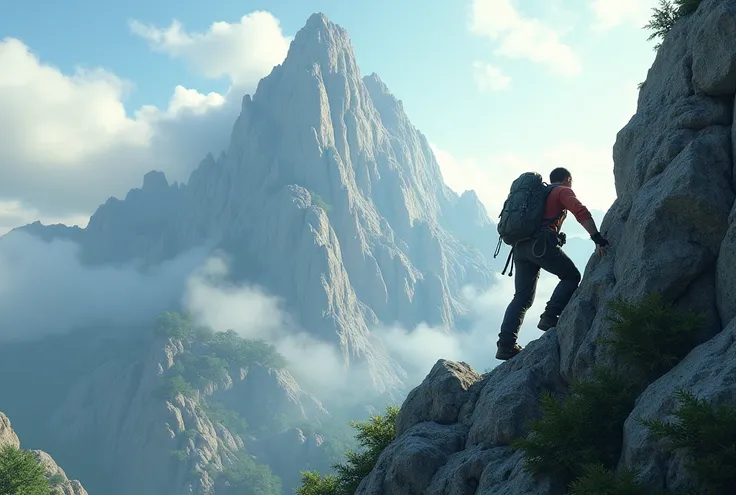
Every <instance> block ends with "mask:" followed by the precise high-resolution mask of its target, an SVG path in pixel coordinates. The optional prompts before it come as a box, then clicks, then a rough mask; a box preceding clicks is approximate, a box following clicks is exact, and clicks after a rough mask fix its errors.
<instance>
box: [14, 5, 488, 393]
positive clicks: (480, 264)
mask: <svg viewBox="0 0 736 495" xmlns="http://www.w3.org/2000/svg"><path fill="white" fill-rule="evenodd" d="M21 230H25V231H27V232H30V233H32V234H34V235H37V236H40V237H42V238H45V239H50V238H66V239H70V240H73V241H75V242H78V243H79V244H80V245H81V246H82V248H83V249H82V253H83V257H84V259H85V261H86V262H87V263H89V264H107V263H119V262H125V261H130V260H136V259H137V260H140V261H141V262H142V264H143V265H144V266H145V265H150V264H155V263H159V262H161V261H164V260H167V259H171V258H172V257H174V256H176V255H178V254H181V253H183V252H185V251H187V250H189V249H191V248H194V247H202V246H205V247H207V248H211V249H215V248H221V249H224V250H225V251H226V252H228V253H229V254H230V255H231V256H232V259H233V266H234V273H233V276H234V277H235V278H237V279H241V280H243V279H245V280H248V281H250V282H252V283H257V284H259V285H261V286H263V287H265V288H266V289H267V290H268V291H269V292H271V293H273V294H276V295H278V296H280V297H282V298H283V299H284V300H285V301H286V302H287V304H288V309H289V310H290V312H291V313H292V314H293V315H294V316H295V318H296V319H297V321H298V322H299V324H300V325H301V326H303V327H304V328H305V329H307V330H308V331H309V332H310V333H311V334H312V335H315V336H317V337H318V338H320V339H322V340H324V341H328V342H332V343H335V344H337V345H339V347H340V348H341V350H342V352H343V355H344V359H345V362H346V364H347V363H350V362H351V361H353V360H355V359H359V360H362V361H365V362H366V363H367V364H368V366H369V368H370V370H371V375H372V377H373V380H374V386H375V388H376V390H377V391H388V390H392V389H395V388H397V387H400V386H401V385H402V380H403V372H402V370H401V368H400V366H398V365H397V363H394V362H392V361H391V360H390V359H389V358H388V356H387V355H386V353H385V352H384V351H383V350H382V346H381V344H380V342H378V341H377V340H376V339H375V338H374V337H373V336H372V335H371V332H370V328H371V327H373V326H375V325H377V324H378V323H379V322H383V323H385V324H393V323H394V322H398V323H400V324H402V325H403V326H405V327H407V328H411V327H413V326H415V325H417V324H419V323H421V322H427V323H429V324H431V325H440V326H444V327H445V328H446V329H447V330H448V331H449V330H454V329H458V328H460V329H461V328H462V327H463V326H464V322H465V320H464V316H465V315H466V313H467V308H466V307H465V304H464V303H463V301H462V300H461V298H460V297H459V295H460V291H461V289H462V287H464V286H465V285H467V284H473V285H475V286H476V287H477V288H479V289H481V290H482V289H485V288H487V287H488V286H489V285H490V284H491V283H492V270H491V269H490V268H489V264H488V259H487V257H488V256H489V254H490V249H491V248H492V246H493V245H495V244H494V243H495V240H496V232H495V228H494V225H493V223H492V222H491V221H490V220H489V219H488V216H487V214H486V212H485V209H484V208H483V206H482V204H481V203H480V201H479V200H478V198H477V196H476V195H475V193H473V192H466V193H465V194H463V195H462V196H458V195H457V194H456V193H454V192H453V191H451V190H450V189H449V188H448V187H447V186H446V185H445V183H444V182H443V180H442V176H441V173H440V169H439V166H438V164H437V161H436V159H435V157H434V155H433V153H432V151H431V149H430V147H429V143H428V141H427V139H426V138H425V137H424V135H422V134H421V133H420V132H419V131H418V130H417V129H416V128H415V127H414V126H413V125H412V124H411V123H410V121H409V119H408V117H407V115H406V114H405V112H404V110H403V106H402V104H401V101H399V100H397V99H396V98H395V97H394V96H393V95H392V94H391V93H390V92H389V91H388V89H387V88H386V86H385V85H384V84H383V83H382V82H381V80H380V79H379V78H378V76H377V75H375V74H371V75H369V76H366V77H361V75H360V70H359V68H358V65H357V63H356V60H355V56H354V53H353V47H352V45H351V42H350V40H349V38H348V35H347V32H346V31H345V30H344V29H342V28H341V27H339V26H337V25H335V24H333V23H332V22H330V21H329V20H328V19H327V18H326V17H325V16H324V15H322V14H314V15H312V16H311V17H310V18H309V20H308V21H307V23H306V25H305V26H304V28H302V29H301V30H300V31H299V32H298V33H297V34H296V36H295V38H294V40H293V42H292V43H291V46H290V49H289V52H288V56H287V57H286V59H285V60H284V62H283V64H281V65H279V66H276V67H275V68H274V69H273V71H272V72H271V74H269V75H268V76H267V77H265V78H263V80H261V82H260V84H259V85H258V88H257V91H256V92H255V94H254V95H253V96H252V97H251V96H249V95H246V96H245V97H244V98H243V103H242V111H241V114H240V116H239V118H238V119H237V121H236V123H235V125H234V128H233V132H232V137H231V142H230V146H229V149H228V150H227V151H226V152H225V153H223V154H222V155H221V156H220V157H219V158H218V159H217V160H215V159H214V158H213V157H212V156H208V157H206V158H205V159H204V160H203V161H202V163H201V164H200V166H199V167H198V168H197V169H196V170H195V171H194V172H193V173H192V174H191V177H190V179H189V182H188V183H187V184H186V185H182V184H172V185H170V184H168V182H167V180H166V178H165V177H164V175H163V174H162V173H160V172H150V173H148V174H147V175H146V176H145V177H144V178H143V186H142V187H141V188H140V189H134V190H131V191H130V192H129V193H128V195H127V196H126V197H125V199H123V200H118V199H115V198H110V199H109V200H108V201H107V202H106V203H105V204H104V205H102V206H100V207H99V208H98V210H97V211H96V212H95V213H94V215H92V217H91V218H90V221H89V224H88V226H87V227H86V228H85V229H76V228H74V229H72V228H64V227H63V226H51V227H47V226H42V225H40V224H32V225H29V226H26V227H23V228H22V229H21ZM484 255H485V256H484Z"/></svg>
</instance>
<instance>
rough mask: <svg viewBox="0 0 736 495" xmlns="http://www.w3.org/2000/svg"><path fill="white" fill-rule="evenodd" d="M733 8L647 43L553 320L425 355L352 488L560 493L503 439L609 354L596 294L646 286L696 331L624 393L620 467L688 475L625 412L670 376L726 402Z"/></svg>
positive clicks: (733, 251)
mask: <svg viewBox="0 0 736 495" xmlns="http://www.w3.org/2000/svg"><path fill="white" fill-rule="evenodd" d="M734 19H736V1H735V0H704V1H703V3H702V4H701V5H700V7H699V8H698V10H697V11H696V13H695V14H693V15H691V16H689V17H687V18H685V19H683V20H681V21H680V22H678V23H677V25H676V26H675V27H674V28H673V29H672V30H671V31H670V33H669V34H668V36H667V38H666V40H665V41H664V43H663V44H662V46H661V48H660V49H659V52H658V54H657V57H656V60H655V62H654V64H653V65H652V68H651V69H650V70H649V74H648V77H647V80H646V82H645V84H644V86H643V88H642V90H641V92H640V95H639V102H638V109H637V112H636V114H635V115H634V116H633V117H632V119H631V120H630V122H629V123H628V124H627V125H626V126H625V127H624V128H623V129H622V130H621V131H620V132H619V134H618V136H617V140H616V143H615V145H614V148H613V154H614V176H615V179H616V190H617V196H618V198H617V200H616V202H615V203H614V205H613V207H612V208H611V209H610V210H609V212H608V213H607V214H606V217H605V219H604V221H603V225H602V226H601V230H602V231H607V232H608V238H609V239H610V240H611V242H612V246H611V249H610V250H609V251H608V253H607V255H606V256H605V257H604V258H598V257H596V256H593V257H592V258H591V259H590V261H589V262H588V265H587V268H586V270H585V274H584V278H583V281H582V283H581V286H580V288H579V289H578V291H577V292H576V294H575V295H574V297H573V299H572V300H571V302H570V305H569V306H568V307H567V308H566V310H565V311H564V312H563V314H562V315H561V317H560V321H559V324H558V326H557V328H556V329H554V330H550V331H548V332H546V333H545V334H543V335H542V336H541V337H540V338H539V339H538V340H536V341H533V342H532V343H531V344H529V346H528V347H527V348H526V349H525V350H524V351H523V352H522V353H521V354H520V355H519V356H517V357H515V358H513V359H512V360H510V361H508V362H506V363H503V364H502V365H500V366H498V367H497V368H496V369H494V370H493V371H492V372H491V373H490V374H488V375H486V376H483V377H479V376H478V375H477V374H476V373H475V372H474V371H473V370H472V369H470V368H469V367H468V366H466V365H464V364H462V363H450V362H446V361H440V362H438V363H437V365H436V366H435V368H434V369H433V370H432V371H431V372H430V374H429V375H428V376H427V378H426V379H425V381H424V382H423V383H422V384H421V385H420V386H419V387H417V388H416V389H415V390H413V391H412V392H411V394H410V395H409V397H408V398H407V399H406V401H405V402H404V404H403V406H402V411H401V413H400V416H399V420H398V421H399V422H398V423H397V439H396V440H395V441H394V442H393V443H392V444H391V445H390V446H389V447H388V448H387V449H386V450H385V451H384V452H383V454H382V455H381V458H380V460H379V462H378V464H377V465H376V467H375V469H374V470H373V472H372V473H371V474H370V475H369V476H368V477H367V478H366V479H364V480H363V482H362V483H361V485H360V489H359V490H358V493H360V494H362V495H368V494H375V495H378V494H382V495H391V494H401V495H412V494H417V495H419V494H429V493H443V494H456V493H457V494H465V493H477V494H488V495H490V494H499V493H504V494H505V493H508V494H525V493H529V494H531V493H534V494H547V495H557V494H559V495H561V494H562V493H564V492H565V487H564V486H559V485H557V484H555V482H554V480H544V479H537V480H532V479H531V478H530V477H529V475H528V474H526V473H525V472H524V471H523V469H521V467H522V465H523V462H522V460H521V458H520V457H519V454H514V453H513V452H512V451H511V450H509V447H508V443H509V441H510V440H511V439H513V438H514V437H518V436H520V435H523V434H524V433H525V431H524V424H525V423H526V421H527V420H529V419H532V418H534V417H537V415H538V414H539V402H538V398H539V395H540V392H541V391H542V390H550V391H553V392H556V391H563V390H565V389H566V387H567V384H569V383H571V382H572V381H574V380H577V379H580V378H583V377H586V376H589V375H590V373H591V371H592V369H593V366H594V365H607V366H609V367H613V368H615V369H617V368H618V365H617V363H615V362H611V358H610V357H608V354H605V353H604V352H603V349H602V348H601V347H600V346H598V345H597V344H596V341H597V340H598V339H599V338H601V337H602V336H604V335H605V334H606V332H607V330H608V325H609V323H607V322H606V319H605V317H606V310H605V304H606V302H608V301H609V300H611V299H612V298H614V297H616V296H618V295H624V296H626V297H627V298H629V299H633V300H634V301H637V300H641V299H642V298H643V297H645V296H646V295H647V294H648V293H650V292H651V291H659V292H661V293H662V294H663V295H664V296H665V297H666V298H667V299H670V300H674V301H676V303H677V304H678V305H679V306H680V307H682V308H687V309H693V310H697V311H700V312H702V313H703V314H705V315H706V325H705V327H704V328H703V331H702V343H701V344H700V345H699V346H698V347H696V348H695V349H694V350H692V351H691V352H690V354H689V355H688V356H687V357H686V358H685V359H684V360H683V361H682V362H681V363H680V364H679V365H678V366H676V367H675V368H674V369H672V370H671V371H670V372H668V373H667V374H665V375H664V376H662V377H661V378H660V379H658V380H657V381H656V382H654V383H652V384H651V385H650V386H649V387H648V388H647V389H646V390H645V391H644V392H643V393H642V394H641V395H640V397H639V398H638V399H637V402H636V407H635V409H634V411H633V412H632V413H631V415H630V417H629V418H628V420H627V421H626V425H625V439H624V444H623V446H622V447H623V454H622V457H621V460H620V465H621V466H632V467H635V468H639V469H641V470H642V475H643V480H644V481H646V482H649V483H652V486H654V487H660V488H670V489H675V490H677V489H685V488H687V487H688V486H689V483H691V481H692V480H691V479H689V478H688V475H687V472H686V471H685V470H684V469H683V465H684V464H683V463H684V458H683V457H682V456H681V455H679V454H678V455H671V454H669V453H666V451H664V450H663V446H662V445H661V444H660V443H658V442H656V441H654V440H653V439H652V438H651V437H649V436H648V435H646V434H645V433H646V432H645V430H644V429H643V427H641V426H640V425H639V423H638V422H637V421H636V418H641V417H643V418H647V419H649V418H657V419H664V418H666V417H667V416H668V415H669V414H670V413H671V411H672V408H673V407H674V406H675V404H674V402H673V399H672V394H673V391H674V390H675V389H676V388H678V387H684V388H686V389H688V390H690V391H692V392H693V393H695V395H696V396H698V397H701V398H705V399H707V400H708V401H710V402H713V403H720V402H723V401H725V402H730V403H733V402H734V400H736V374H735V373H734V366H733V362H734V353H736V345H735V344H734V341H736V302H735V301H736V205H735V204H734V200H735V199H736V193H735V186H736V182H735V181H734V170H736V162H735V161H734V150H736V147H735V145H734V143H736V131H735V130H734V127H733V125H732V124H733V121H734V110H733V109H734V96H735V95H736V62H734V61H736V44H734V42H733V39H734V38H733V32H734V29H736V27H735V26H736V21H734ZM490 358H491V356H489V359H490ZM459 370H461V371H459Z"/></svg>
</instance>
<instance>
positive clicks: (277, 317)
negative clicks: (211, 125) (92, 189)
mask: <svg viewBox="0 0 736 495" xmlns="http://www.w3.org/2000/svg"><path fill="white" fill-rule="evenodd" d="M586 261H587V260H586ZM499 262H503V260H501V261H499ZM578 263H579V262H578ZM227 276H228V259H227V258H224V257H221V256H220V255H212V254H210V251H209V250H207V249H206V248H202V249H195V250H191V251H189V252H187V253H185V254H183V255H181V256H178V257H177V258H175V259H172V260H170V261H167V262H164V263H162V264H161V265H158V266H155V267H153V268H150V269H148V270H147V271H141V270H140V269H138V268H136V267H134V265H133V264H129V265H118V266H96V267H91V266H85V265H82V264H81V263H80V262H79V258H78V246H77V245H76V244H75V243H73V242H70V241H59V240H56V241H52V242H45V241H42V240H39V239H38V238H35V237H32V236H30V235H28V234H26V233H23V232H14V233H12V234H9V235H8V236H6V237H5V238H3V239H2V241H0V343H2V342H8V341H22V340H26V341H27V340H35V339H37V338H41V337H44V336H47V335H52V334H62V333H67V332H70V331H73V330H76V329H82V328H98V329H101V331H108V332H113V331H115V332H124V331H133V330H137V329H140V328H141V325H148V324H150V322H151V321H152V319H153V318H154V317H155V315H157V314H159V313H160V312H162V311H165V310H171V309H177V308H181V309H183V310H186V311H189V312H190V313H191V314H192V315H193V317H194V318H195V320H196V321H197V322H198V323H201V324H205V325H208V326H210V327H212V328H214V329H216V330H226V329H234V330H236V331H237V332H238V333H239V334H240V335H241V336H243V337H245V338H253V339H263V340H266V341H268V342H270V343H271V344H273V345H274V346H275V347H276V349H277V350H278V351H279V352H281V353H282V354H283V355H284V356H285V357H286V359H287V360H288V361H289V369H290V370H291V371H292V372H293V373H294V375H295V376H296V377H297V379H298V380H299V383H300V384H301V385H302V386H305V388H306V389H307V390H310V391H313V392H314V393H316V394H317V395H318V397H320V398H322V399H329V398H335V397H340V398H341V400H343V401H355V402H357V401H361V402H365V401H366V400H370V399H371V398H372V391H373V390H374V389H373V388H372V387H373V382H372V377H371V374H370V373H369V363H367V362H364V363H361V364H359V365H355V364H353V365H351V368H350V369H347V368H346V366H345V362H344V358H343V354H342V352H341V350H340V349H339V348H338V347H337V345H336V344H334V343H332V342H326V341H322V340H319V339H317V338H315V337H313V336H312V335H310V334H309V333H307V332H305V331H304V330H303V329H302V328H300V326H299V325H298V324H297V323H296V322H295V321H294V319H293V318H292V317H291V315H290V314H289V313H288V311H286V309H285V307H284V304H283V301H282V300H281V298H279V297H276V296H274V295H271V294H269V293H267V292H266V291H265V290H263V289H262V288H260V287H258V286H253V285H248V284H237V285H236V284H233V283H231V282H229V281H228V278H227ZM497 279H498V280H497V283H495V284H493V286H492V289H491V290H490V291H488V292H485V293H480V292H477V291H474V290H472V288H466V290H465V291H464V293H463V297H464V298H465V301H466V303H467V304H468V305H469V307H470V309H471V317H472V320H473V323H472V325H471V328H470V331H468V332H465V333H459V332H452V333H447V332H445V331H444V330H442V329H439V328H433V327H431V326H428V325H420V326H418V327H416V328H412V329H404V328H400V327H395V326H378V327H376V328H373V329H372V330H371V332H372V337H371V338H373V339H375V338H378V339H380V340H381V341H382V344H383V346H384V348H385V349H386V351H387V352H388V356H387V358H386V359H388V360H390V361H391V360H392V361H394V362H396V363H398V364H400V365H401V367H402V368H403V370H405V371H406V376H405V378H406V382H405V384H406V386H408V387H410V388H411V387H414V386H416V385H417V384H419V383H420V382H421V380H422V379H423V378H424V377H425V376H426V374H427V372H428V371H429V370H430V368H431V367H432V365H433V364H434V363H435V362H436V361H437V359H440V358H445V359H453V360H463V361H466V362H469V363H471V364H472V365H473V366H474V367H476V368H477V369H478V370H481V371H482V370H484V369H486V368H489V367H493V366H494V365H496V364H498V363H499V362H498V361H497V360H495V357H494V356H495V343H496V339H497V334H498V329H499V327H500V323H501V319H502V317H503V313H504V311H505V309H506V305H507V304H508V302H509V301H511V297H512V296H513V292H514V290H513V278H510V277H507V276H500V275H497ZM556 282H557V279H556V277H553V276H551V275H549V274H544V273H543V274H542V276H541V278H540V281H539V285H538V289H537V300H536V302H535V304H534V306H532V308H531V310H530V311H529V312H528V315H529V316H528V318H527V321H526V322H525V324H524V327H523V328H522V331H521V333H520V338H519V342H520V343H521V344H522V345H525V344H526V343H528V342H529V341H531V340H533V339H536V338H537V337H539V336H540V335H541V332H540V331H539V330H537V329H536V323H537V318H538V315H539V314H541V312H542V310H543V308H544V304H545V303H546V301H547V299H548V298H549V295H550V294H551V291H552V289H553V287H554V285H555V284H556ZM131 308H135V311H131ZM379 365H380V363H379Z"/></svg>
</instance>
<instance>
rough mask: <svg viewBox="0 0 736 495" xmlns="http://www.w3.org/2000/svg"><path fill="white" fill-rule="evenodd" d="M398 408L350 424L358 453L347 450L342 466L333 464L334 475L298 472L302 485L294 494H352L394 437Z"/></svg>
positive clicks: (389, 407) (387, 408) (394, 407)
mask: <svg viewBox="0 0 736 495" xmlns="http://www.w3.org/2000/svg"><path fill="white" fill-rule="evenodd" d="M398 414H399V408H398V407H396V406H388V407H386V414H385V416H384V415H381V414H378V415H376V416H372V417H371V418H370V419H369V420H368V421H362V422H355V421H351V422H350V426H352V427H353V428H354V429H356V430H357V431H358V432H357V433H356V435H355V438H356V440H357V441H358V443H359V445H360V447H362V450H361V451H360V452H354V451H350V450H349V451H347V452H346V454H345V457H346V458H347V460H346V462H345V463H341V464H335V465H334V466H333V468H334V469H335V471H336V474H335V475H327V476H320V475H319V473H317V472H314V471H303V472H302V486H301V487H299V488H297V489H296V490H295V492H296V493H297V495H353V494H354V493H355V491H356V490H357V489H358V485H360V482H361V481H362V480H363V478H365V477H366V476H368V474H370V472H371V471H372V470H373V468H374V467H375V465H376V462H378V458H379V457H380V455H381V453H382V452H383V451H384V450H385V449H386V447H388V445H389V444H390V443H391V442H392V441H393V440H394V438H396V416H397V415H398Z"/></svg>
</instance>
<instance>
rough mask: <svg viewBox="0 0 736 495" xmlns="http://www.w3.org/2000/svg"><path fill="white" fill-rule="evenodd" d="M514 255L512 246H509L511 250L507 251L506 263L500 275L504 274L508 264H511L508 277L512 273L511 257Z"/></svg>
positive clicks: (512, 263) (512, 262)
mask: <svg viewBox="0 0 736 495" xmlns="http://www.w3.org/2000/svg"><path fill="white" fill-rule="evenodd" d="M513 255H514V248H511V251H510V252H509V257H508V258H506V264H505V265H504V267H503V271H502V272H501V275H506V269H507V268H508V267H509V264H511V271H510V272H509V277H511V276H512V275H513V274H514V261H513V259H512V258H511V257H512V256H513Z"/></svg>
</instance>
